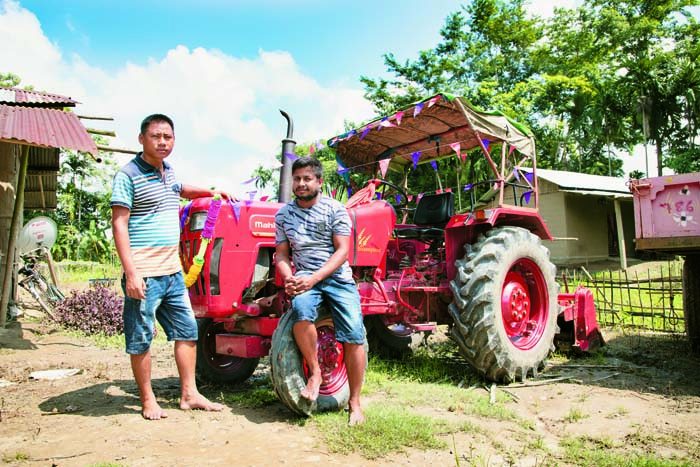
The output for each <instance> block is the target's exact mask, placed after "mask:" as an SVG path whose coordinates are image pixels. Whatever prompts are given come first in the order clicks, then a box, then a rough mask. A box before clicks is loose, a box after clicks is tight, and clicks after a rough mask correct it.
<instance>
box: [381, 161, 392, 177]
mask: <svg viewBox="0 0 700 467" xmlns="http://www.w3.org/2000/svg"><path fill="white" fill-rule="evenodd" d="M389 160H390V159H382V160H380V161H379V168H380V170H381V172H382V178H385V177H386V169H388V168H389Z"/></svg>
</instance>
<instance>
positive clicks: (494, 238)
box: [449, 227, 559, 383]
mask: <svg viewBox="0 0 700 467" xmlns="http://www.w3.org/2000/svg"><path fill="white" fill-rule="evenodd" d="M466 250H467V252H466V255H465V256H464V258H463V259H461V260H457V262H456V268H457V274H456V277H455V279H454V280H453V281H452V282H451V283H450V286H451V289H452V292H453V297H454V298H453V302H452V304H450V307H449V311H450V314H451V315H452V317H453V319H454V326H453V328H452V335H453V336H454V338H455V340H456V341H457V343H458V344H459V349H460V353H461V354H462V355H463V356H464V357H465V358H466V359H467V361H468V362H469V363H470V364H471V365H472V366H474V368H476V369H477V370H478V371H479V372H480V373H481V374H483V375H484V376H485V377H486V378H487V379H489V380H491V381H496V382H503V383H509V382H512V381H518V380H524V379H526V378H527V376H528V374H533V375H537V372H538V370H539V369H541V368H543V367H544V364H545V362H546V358H547V356H548V354H549V352H550V351H551V350H554V335H555V334H556V333H557V331H558V327H557V324H556V321H557V314H558V301H557V299H558V293H559V285H558V284H557V282H556V281H555V275H556V268H555V267H554V265H553V264H552V263H551V262H550V261H549V250H548V249H547V248H545V247H544V246H543V245H542V243H541V242H540V239H539V237H537V236H535V235H533V234H531V233H530V232H529V231H527V230H525V229H522V228H519V227H501V228H496V229H493V230H491V231H489V232H487V233H486V235H485V236H483V237H481V238H480V239H479V241H478V242H477V243H476V244H475V245H473V246H471V245H467V246H466Z"/></svg>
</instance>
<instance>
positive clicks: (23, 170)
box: [0, 145, 29, 328]
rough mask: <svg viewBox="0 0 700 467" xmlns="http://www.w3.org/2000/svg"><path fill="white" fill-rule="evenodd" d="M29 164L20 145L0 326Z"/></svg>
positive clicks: (7, 299) (26, 149)
mask: <svg viewBox="0 0 700 467" xmlns="http://www.w3.org/2000/svg"><path fill="white" fill-rule="evenodd" d="M28 166H29V146H28V145H23V146H22V155H21V157H20V164H19V175H18V177H17V191H16V196H15V208H14V211H13V212H12V223H11V224H10V238H9V241H8V243H7V262H6V263H5V277H4V278H3V281H2V297H1V298H0V328H4V327H5V321H6V318H7V305H8V304H9V303H10V288H11V285H12V271H13V269H14V267H15V244H16V243H17V233H18V232H19V223H20V222H19V220H20V217H21V216H22V208H23V207H24V185H25V182H26V178H27V167H28Z"/></svg>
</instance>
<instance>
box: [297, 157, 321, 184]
mask: <svg viewBox="0 0 700 467" xmlns="http://www.w3.org/2000/svg"><path fill="white" fill-rule="evenodd" d="M306 167H310V168H311V170H313V172H314V175H316V178H317V179H319V180H320V179H321V178H322V177H323V165H322V164H321V161H319V160H318V159H316V158H315V157H312V156H304V157H300V158H299V159H297V160H295V161H294V163H293V164H292V173H294V171H296V170H298V169H305V168H306Z"/></svg>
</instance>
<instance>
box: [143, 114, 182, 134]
mask: <svg viewBox="0 0 700 467" xmlns="http://www.w3.org/2000/svg"><path fill="white" fill-rule="evenodd" d="M160 122H165V123H167V124H168V125H170V128H172V130H173V133H174V132H175V124H174V123H173V121H172V119H171V118H170V117H168V116H167V115H163V114H153V115H149V116H148V117H146V118H144V119H143V121H142V122H141V134H142V135H145V134H146V130H148V127H149V126H151V123H160Z"/></svg>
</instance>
